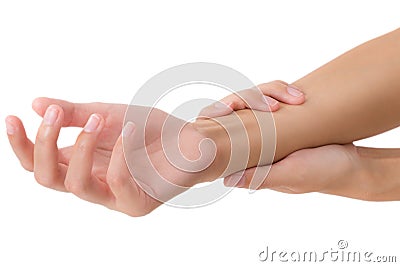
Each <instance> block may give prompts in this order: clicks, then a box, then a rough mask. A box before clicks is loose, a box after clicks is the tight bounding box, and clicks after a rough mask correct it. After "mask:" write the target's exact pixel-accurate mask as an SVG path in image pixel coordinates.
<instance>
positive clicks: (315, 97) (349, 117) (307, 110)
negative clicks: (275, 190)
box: [200, 29, 400, 173]
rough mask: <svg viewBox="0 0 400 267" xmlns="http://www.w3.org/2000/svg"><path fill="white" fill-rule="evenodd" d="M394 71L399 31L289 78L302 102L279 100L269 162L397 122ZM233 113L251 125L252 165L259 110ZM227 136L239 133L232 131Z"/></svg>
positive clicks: (224, 120) (399, 85)
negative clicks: (300, 150)
mask: <svg viewBox="0 0 400 267" xmlns="http://www.w3.org/2000/svg"><path fill="white" fill-rule="evenodd" d="M399 73H400V29H399V30H396V31H393V32H391V33H388V34H386V35H384V36H381V37H379V38H377V39H374V40H371V41H369V42H367V43H365V44H363V45H361V46H359V47H356V48H354V49H352V50H351V51H349V52H347V53H345V54H344V55H342V56H340V57H338V58H336V59H334V60H333V61H331V62H329V63H328V64H326V65H324V66H322V67H321V68H319V69H317V70H315V71H313V72H312V73H310V74H308V75H306V76H305V77H303V78H301V79H300V80H298V81H296V82H294V85H295V86H297V87H298V88H300V89H301V90H302V91H303V92H304V94H305V96H306V102H305V103H304V104H303V105H300V106H297V105H291V106H289V105H284V104H281V108H280V110H278V111H277V112H275V113H274V120H275V125H276V137H277V146H276V154H275V158H274V161H277V160H280V159H282V158H284V157H285V156H287V155H288V154H290V153H292V152H294V151H296V150H299V149H302V148H308V147H318V146H322V145H326V144H332V143H337V144H347V143H350V142H352V141H354V140H358V139H362V138H365V137H368V136H372V135H375V134H378V133H381V132H384V131H387V130H389V129H392V128H394V127H396V126H398V125H400V120H399V118H398V116H399V115H397V114H400V103H399V102H400V100H399V99H400V75H399ZM237 114H238V115H239V117H240V118H241V119H242V121H243V122H244V124H245V125H246V128H247V129H252V131H251V133H250V134H251V135H252V138H249V140H250V143H251V144H250V148H253V149H251V151H250V154H251V156H250V160H249V161H248V165H247V167H253V166H255V164H256V162H257V161H258V160H259V159H260V151H262V150H264V148H261V142H260V141H261V138H260V136H261V133H260V132H257V127H256V126H255V125H256V124H257V120H255V116H259V117H260V118H262V117H263V114H265V113H262V112H258V111H254V114H255V116H254V115H253V114H252V112H251V111H249V110H241V111H238V112H237ZM234 120H235V119H234V118H233V116H232V115H228V116H225V117H221V118H220V119H219V122H220V123H221V125H222V126H224V125H229V124H230V123H232V124H235V122H234ZM208 123H209V124H213V123H215V122H211V121H210V122H208ZM265 123H266V124H268V122H265ZM200 124H205V122H200ZM261 127H262V128H264V129H266V128H268V127H264V126H263V125H262V126H261ZM206 128H207V127H206ZM209 128H211V129H214V128H212V127H209ZM228 128H229V127H228ZM220 130H221V131H222V129H220ZM266 131H268V129H267V130H266ZM205 132H206V133H205V135H209V136H211V137H212V138H215V139H216V143H220V144H222V145H221V148H220V151H226V150H227V148H226V147H224V142H225V141H223V140H219V139H218V137H221V136H223V135H222V134H219V135H218V134H216V133H212V132H211V133H207V131H205ZM230 134H231V135H235V134H238V135H243V133H240V132H236V133H235V132H233V131H232V132H231V133H230ZM224 138H226V136H225V137H224ZM268 138H269V139H268ZM263 139H264V140H263V141H264V143H266V144H267V146H268V144H269V145H270V144H272V142H273V140H271V137H270V136H268V135H264V136H263ZM225 145H226V144H225ZM218 158H219V157H218ZM221 158H223V157H221ZM266 159H267V158H265V159H262V158H261V161H260V162H259V165H266V164H270V163H271V162H268V161H267V160H266ZM222 164H223V163H222ZM231 171H233V170H229V171H228V173H229V172H231ZM236 171H238V170H236Z"/></svg>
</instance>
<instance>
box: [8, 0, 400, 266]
mask: <svg viewBox="0 0 400 267" xmlns="http://www.w3.org/2000/svg"><path fill="white" fill-rule="evenodd" d="M233 2H234V1H196V2H194V1H149V0H147V1H140V2H139V1H137V3H135V2H134V1H98V0H96V1H82V0H79V1H1V2H0V94H1V97H0V115H1V117H2V118H4V117H5V116H6V115H7V114H16V115H19V116H21V118H22V119H23V121H24V122H25V124H26V127H27V131H28V133H29V135H30V137H32V138H34V135H35V131H36V129H37V126H38V125H39V123H40V119H39V117H38V116H37V115H36V114H35V113H34V112H33V111H32V110H31V101H32V100H33V99H34V98H35V97H38V96H48V97H56V98H62V99H67V100H70V101H77V102H86V101H102V102H115V103H128V102H129V101H130V99H131V97H132V96H133V94H134V93H135V90H137V89H138V88H139V87H140V86H141V85H142V84H143V83H144V82H145V81H146V80H147V79H149V78H150V77H151V76H153V75H154V74H156V73H158V72H159V71H162V70H164V69H166V68H168V67H171V66H174V65H177V64H182V63H187V62H194V61H209V62H216V63H221V64H224V65H227V66H230V67H232V68H235V69H237V70H239V71H240V72H242V73H244V74H245V75H247V76H248V77H249V78H250V79H252V80H253V81H254V83H261V82H266V81H269V80H274V79H283V80H286V81H288V82H291V81H294V80H296V79H298V78H300V77H301V76H303V75H305V74H307V73H308V72H310V71H312V70H313V69H315V68H317V67H318V66H320V65H322V64H324V63H326V62H327V61H329V60H330V59H332V58H334V57H335V56H337V55H339V54H340V53H342V52H345V51H346V50H348V49H350V48H352V47H354V46H356V45H358V44H360V43H362V42H364V41H366V40H369V39H371V38H373V37H376V36H378V35H381V34H384V33H386V32H388V31H391V30H394V29H395V28H397V27H399V25H400V23H399V22H400V16H399V12H398V10H399V9H398V8H397V5H398V4H397V3H398V1H330V2H329V1H301V3H300V1H242V3H241V4H237V3H233ZM348 101H352V100H351V99H349V100H348ZM0 127H1V129H0V131H1V132H2V135H1V136H0V149H1V154H0V164H1V167H2V168H1V171H2V172H1V178H0V205H1V206H0V212H1V215H0V266H110V265H111V264H113V265H112V266H156V264H158V265H166V266H184V265H185V266H186V265H192V266H204V265H205V264H209V265H210V266H218V265H223V266H260V265H265V264H268V263H261V262H259V261H258V253H259V252H260V251H261V250H263V249H264V248H265V246H267V245H269V246H270V248H271V249H279V250H283V249H287V250H296V249H298V250H301V249H303V250H304V249H308V250H320V251H321V250H330V248H336V243H337V241H338V240H340V239H344V240H347V241H348V242H349V248H351V249H353V250H370V251H374V252H375V253H376V254H381V255H393V254H395V255H396V253H397V256H398V261H399V260H400V254H399V252H398V249H397V248H398V242H399V238H400V233H399V230H398V229H399V224H400V217H399V215H398V214H399V208H400V203H399V202H391V203H390V202H388V203H370V202H363V201H357V200H351V199H346V198H341V197H335V196H327V195H322V194H317V193H313V194H306V195H287V194H282V193H276V192H273V191H269V190H264V191H260V192H257V193H255V194H253V195H249V194H248V192H247V191H245V190H234V192H233V193H231V194H230V195H228V196H227V197H226V198H224V199H223V200H221V201H219V202H217V203H216V204H213V205H211V206H207V207H205V208H200V209H192V210H187V209H175V208H170V207H166V206H163V207H161V208H159V209H158V210H156V211H155V212H153V213H152V214H150V215H148V216H145V217H142V218H131V217H128V216H126V215H123V214H120V213H117V212H113V211H110V210H107V209H106V208H103V207H101V206H97V205H93V204H90V203H86V202H84V201H82V200H80V199H77V198H76V197H74V196H73V195H70V194H65V193H59V192H55V191H52V190H49V189H46V188H43V187H41V186H39V185H38V184H36V183H35V181H34V178H33V175H32V174H31V173H27V172H25V171H24V170H23V169H22V168H21V167H20V166H19V164H18V161H17V159H16V158H15V156H14V155H13V153H12V151H11V149H10V147H9V145H8V141H7V138H6V134H5V127H4V124H2V125H1V126H0ZM398 133H399V132H398V130H397V131H396V130H394V131H391V132H390V133H386V134H384V135H382V136H380V137H376V138H373V139H370V140H365V141H362V142H361V143H362V144H363V145H367V146H381V147H383V146H385V147H396V146H398V147H400V142H399V138H398ZM76 134H77V131H76V130H75V131H74V130H72V131H71V130H69V131H66V133H63V136H62V138H61V143H70V142H73V140H74V138H75V135H76ZM114 264H115V265H114ZM283 265H285V264H283ZM286 265H287V264H286ZM300 265H301V264H297V266H300ZM334 265H335V266H337V265H338V263H336V264H334ZM389 265H390V264H389Z"/></svg>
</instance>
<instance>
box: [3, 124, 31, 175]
mask: <svg viewBox="0 0 400 267" xmlns="http://www.w3.org/2000/svg"><path fill="white" fill-rule="evenodd" d="M6 128H7V136H8V140H9V142H10V144H11V147H12V149H13V151H14V153H15V155H16V156H17V158H18V159H19V161H20V163H21V165H22V167H23V168H24V169H25V170H27V171H30V172H31V171H33V143H32V142H31V140H29V139H28V137H27V136H26V132H25V128H24V125H23V124H22V122H21V120H20V119H19V118H17V117H15V116H8V117H7V118H6Z"/></svg>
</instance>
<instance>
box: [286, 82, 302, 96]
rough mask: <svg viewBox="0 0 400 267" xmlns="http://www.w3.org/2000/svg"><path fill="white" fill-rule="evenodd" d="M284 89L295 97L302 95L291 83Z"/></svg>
mask: <svg viewBox="0 0 400 267" xmlns="http://www.w3.org/2000/svg"><path fill="white" fill-rule="evenodd" d="M286 90H287V92H288V93H289V94H290V95H292V96H295V97H300V96H302V95H303V92H302V91H300V90H299V89H297V88H295V87H294V86H293V85H289V86H288V87H286Z"/></svg>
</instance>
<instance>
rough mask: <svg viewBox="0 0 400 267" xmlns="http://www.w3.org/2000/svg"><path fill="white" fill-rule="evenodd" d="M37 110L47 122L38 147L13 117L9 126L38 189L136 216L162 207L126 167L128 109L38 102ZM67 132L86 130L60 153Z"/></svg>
mask: <svg viewBox="0 0 400 267" xmlns="http://www.w3.org/2000/svg"><path fill="white" fill-rule="evenodd" d="M32 106H33V109H34V110H35V111H36V113H38V114H39V115H40V116H42V117H43V121H42V123H41V125H40V127H39V129H38V133H37V136H36V141H35V143H32V142H31V141H30V140H29V139H28V138H27V136H26V133H25V129H24V126H23V124H22V122H21V120H20V119H19V118H17V117H15V116H9V117H7V119H6V123H7V129H8V138H9V141H10V143H11V146H12V148H13V150H14V152H15V154H16V155H17V157H18V159H19V160H20V162H21V165H22V166H23V167H24V168H25V169H26V170H28V171H31V172H34V176H35V179H36V180H37V182H38V183H39V184H41V185H43V186H45V187H48V188H52V189H55V190H59V191H65V192H71V193H73V194H75V195H77V196H78V197H80V198H82V199H84V200H87V201H90V202H93V203H98V204H101V205H104V206H106V207H108V208H110V209H114V210H119V211H122V212H124V213H127V214H129V215H132V216H139V215H143V214H146V213H148V212H150V211H151V210H153V209H155V208H156V207H157V206H159V205H160V204H161V203H160V202H158V201H156V200H155V199H153V198H152V197H150V196H149V195H148V194H146V193H144V192H143V190H142V189H141V187H139V186H138V185H137V183H135V181H134V180H133V179H132V177H131V175H130V172H129V170H128V168H127V166H126V163H125V158H124V155H123V147H122V136H121V130H122V125H123V119H124V115H125V111H126V107H127V106H126V105H117V104H105V103H89V104H75V103H70V102H67V101H62V100H57V99H49V98H38V99H36V100H35V101H34V102H33V105H32ZM62 127H82V128H83V130H82V132H81V133H80V135H79V136H78V138H77V140H76V142H75V144H74V145H72V146H68V147H64V148H61V149H59V148H58V147H57V139H58V136H59V133H60V130H61V128H62Z"/></svg>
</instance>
